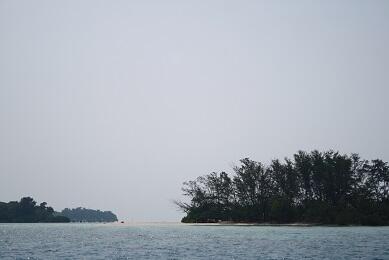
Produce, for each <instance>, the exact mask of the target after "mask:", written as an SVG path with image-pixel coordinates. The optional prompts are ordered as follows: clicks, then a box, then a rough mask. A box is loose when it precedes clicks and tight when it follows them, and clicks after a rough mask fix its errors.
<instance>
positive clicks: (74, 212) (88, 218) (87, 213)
mask: <svg viewBox="0 0 389 260" xmlns="http://www.w3.org/2000/svg"><path fill="white" fill-rule="evenodd" d="M58 214H59V215H61V216H65V217H68V218H69V219H70V221H72V222H115V221H118V218H117V216H116V215H115V214H114V213H112V212H111V211H101V210H94V209H86V208H81V207H78V208H75V209H69V208H65V209H64V210H62V211H61V212H60V213H58Z"/></svg>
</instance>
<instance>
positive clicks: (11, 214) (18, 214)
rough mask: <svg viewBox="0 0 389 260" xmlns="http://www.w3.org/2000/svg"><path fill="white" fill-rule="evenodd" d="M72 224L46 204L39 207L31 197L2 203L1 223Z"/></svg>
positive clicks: (0, 208)
mask: <svg viewBox="0 0 389 260" xmlns="http://www.w3.org/2000/svg"><path fill="white" fill-rule="evenodd" d="M36 222H56V223H60V222H70V219H69V218H67V217H65V216H57V215H55V214H54V209H53V208H52V207H48V206H47V203H46V202H42V203H40V204H39V205H37V202H36V201H35V200H34V199H33V198H31V197H24V198H22V199H21V200H20V201H10V202H8V203H6V202H0V223H36Z"/></svg>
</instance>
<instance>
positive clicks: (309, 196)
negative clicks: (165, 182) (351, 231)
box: [176, 151, 389, 225]
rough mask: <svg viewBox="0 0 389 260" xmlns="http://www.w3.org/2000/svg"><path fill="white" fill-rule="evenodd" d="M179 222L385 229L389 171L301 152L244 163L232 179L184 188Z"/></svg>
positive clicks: (209, 178) (213, 177) (215, 177)
mask: <svg viewBox="0 0 389 260" xmlns="http://www.w3.org/2000/svg"><path fill="white" fill-rule="evenodd" d="M182 190H183V192H184V195H185V196H186V197H187V198H188V200H187V201H186V202H183V201H177V202H176V204H177V205H178V206H179V208H180V209H181V210H183V211H184V212H185V213H186V216H185V217H184V218H183V219H182V222H221V221H231V222H251V223H297V222H301V223H317V224H337V225H349V224H355V225H388V224H389V167H388V163H387V162H384V161H382V160H379V159H376V160H371V161H368V160H364V159H361V158H360V157H359V156H358V155H357V154H351V155H343V154H340V153H338V152H334V151H325V152H319V151H312V152H303V151H299V152H297V153H296V154H294V155H293V158H292V159H288V158H286V159H285V160H282V161H280V160H273V161H271V163H270V164H269V165H265V164H263V163H260V162H256V161H253V160H250V159H248V158H245V159H242V160H241V161H240V165H239V166H236V167H234V168H233V174H228V173H226V172H220V173H216V172H212V173H210V174H208V175H205V176H201V177H198V178H197V179H195V180H193V181H188V182H185V183H184V187H183V188H182Z"/></svg>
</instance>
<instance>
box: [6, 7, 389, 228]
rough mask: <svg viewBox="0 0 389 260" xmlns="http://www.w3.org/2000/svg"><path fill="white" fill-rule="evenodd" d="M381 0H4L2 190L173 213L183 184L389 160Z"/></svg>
mask: <svg viewBox="0 0 389 260" xmlns="http://www.w3.org/2000/svg"><path fill="white" fill-rule="evenodd" d="M388 14H389V2H387V1H288V2H282V1H207V2H205V1H204V2H198V1H186V2H181V1H164V3H162V2H159V1H112V2H111V1H110V2H108V1H56V2H53V1H4V0H0V39H1V40H0V120H1V121H0V122H1V125H0V201H7V202H8V201H10V200H19V199H20V198H21V197H22V196H32V197H33V198H34V199H36V200H37V201H39V202H41V201H46V202H47V203H48V204H49V205H50V206H53V207H54V209H56V210H61V209H63V208H65V207H71V208H72V207H78V206H82V207H87V208H94V209H102V210H111V211H113V212H114V213H116V214H117V215H118V217H119V219H126V220H134V221H179V220H180V218H181V217H182V216H183V214H182V213H180V212H179V211H177V209H176V208H175V206H174V205H173V203H172V202H171V201H172V200H174V199H181V198H182V196H181V186H182V182H184V181H187V180H192V179H194V178H196V177H197V176H199V175H203V174H207V173H210V172H212V171H223V170H224V171H227V172H231V171H232V169H231V166H232V165H233V164H238V162H239V159H242V158H245V157H250V158H251V159H253V160H258V161H261V162H264V163H269V162H270V160H271V159H274V158H280V159H281V158H283V157H285V156H287V157H291V156H292V155H293V153H295V152H297V151H298V150H307V151H310V150H313V149H318V150H327V149H334V150H339V151H340V152H341V153H352V152H356V153H359V154H360V155H361V157H363V158H366V159H375V158H380V159H382V160H384V161H389V146H388V144H389V137H388V133H389V120H388V118H389V117H388V115H387V111H388V97H389V73H388V68H389V51H388V46H389V16H388Z"/></svg>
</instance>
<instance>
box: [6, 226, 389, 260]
mask: <svg viewBox="0 0 389 260" xmlns="http://www.w3.org/2000/svg"><path fill="white" fill-rule="evenodd" d="M0 259H389V227H260V226H254V227H253V226H251V227H250V226H196V225H185V224H137V225H135V224H129V225H127V224H0Z"/></svg>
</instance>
